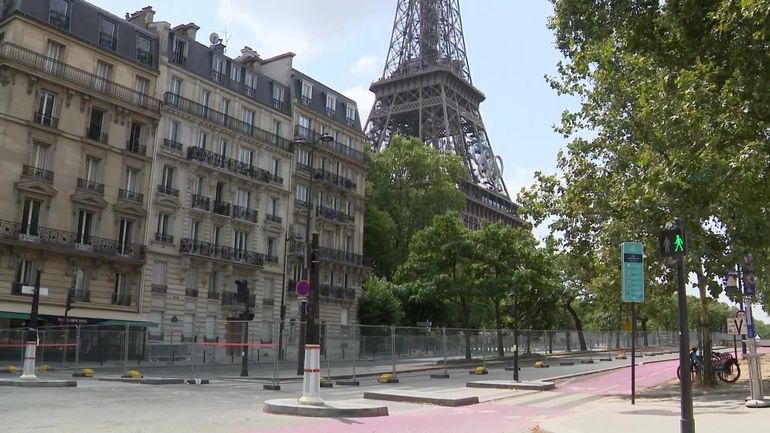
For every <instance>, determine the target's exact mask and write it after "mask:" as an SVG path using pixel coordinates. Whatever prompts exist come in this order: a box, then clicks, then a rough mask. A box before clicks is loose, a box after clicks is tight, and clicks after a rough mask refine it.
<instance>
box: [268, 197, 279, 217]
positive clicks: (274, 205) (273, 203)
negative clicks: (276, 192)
mask: <svg viewBox="0 0 770 433" xmlns="http://www.w3.org/2000/svg"><path fill="white" fill-rule="evenodd" d="M280 200H281V199H279V198H278V197H270V214H271V215H273V216H278V209H279V208H280V206H281V205H280V203H281V201H280Z"/></svg>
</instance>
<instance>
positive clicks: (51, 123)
mask: <svg viewBox="0 0 770 433" xmlns="http://www.w3.org/2000/svg"><path fill="white" fill-rule="evenodd" d="M35 123H37V124H38V125H43V126H47V127H49V128H58V127H59V118H58V117H54V116H52V115H50V114H45V113H40V112H38V111H36V112H35Z"/></svg>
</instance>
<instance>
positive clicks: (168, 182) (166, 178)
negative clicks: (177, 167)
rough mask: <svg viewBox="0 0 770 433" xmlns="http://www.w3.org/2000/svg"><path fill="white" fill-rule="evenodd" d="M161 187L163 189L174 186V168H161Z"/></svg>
mask: <svg viewBox="0 0 770 433" xmlns="http://www.w3.org/2000/svg"><path fill="white" fill-rule="evenodd" d="M161 185H162V186H163V187H165V188H172V187H173V186H174V167H169V166H167V165H165V166H163V176H162V177H161Z"/></svg>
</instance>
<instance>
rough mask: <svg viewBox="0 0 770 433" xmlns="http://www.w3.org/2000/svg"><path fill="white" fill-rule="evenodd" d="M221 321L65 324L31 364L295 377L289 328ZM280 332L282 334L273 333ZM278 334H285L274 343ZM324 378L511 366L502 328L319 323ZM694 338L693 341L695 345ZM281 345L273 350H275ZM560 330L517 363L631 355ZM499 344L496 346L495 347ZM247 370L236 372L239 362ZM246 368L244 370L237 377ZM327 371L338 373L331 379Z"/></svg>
mask: <svg viewBox="0 0 770 433" xmlns="http://www.w3.org/2000/svg"><path fill="white" fill-rule="evenodd" d="M279 325H280V324H279V323H278V321H251V322H248V323H247V322H239V321H223V322H208V323H193V324H191V323H185V324H179V323H163V324H159V325H158V326H156V327H145V326H132V325H130V324H120V325H108V326H103V325H93V326H92V325H72V326H61V327H46V328H41V329H40V330H39V331H38V351H37V364H38V366H39V365H42V364H47V365H49V366H50V367H52V368H54V369H58V370H65V371H66V370H79V369H82V368H92V369H94V370H95V371H97V372H98V373H99V374H126V373H127V372H128V370H134V369H138V370H140V371H141V372H142V373H143V374H144V375H146V376H163V377H185V378H216V377H220V378H221V377H237V376H241V375H242V374H243V373H246V371H245V370H248V374H249V375H250V376H256V377H258V378H262V379H264V380H266V381H270V380H278V378H281V377H282V378H287V377H294V376H296V374H297V369H298V354H299V350H300V347H299V334H300V332H301V330H302V329H303V327H302V326H301V324H299V323H296V322H294V321H287V322H285V323H284V326H279ZM281 330H282V331H281ZM26 332H27V331H26V330H25V329H0V365H2V366H4V365H17V366H18V367H21V365H22V364H23V358H24V342H25V338H26ZM280 332H283V335H279V333H280ZM320 335H321V367H322V375H324V376H332V375H338V374H345V375H348V376H349V375H351V371H352V375H353V376H355V375H356V374H357V373H358V374H361V373H362V372H374V371H376V372H382V371H391V370H392V371H393V372H396V371H397V370H398V369H399V368H400V367H403V365H404V364H409V365H410V366H411V367H415V366H419V367H424V368H430V367H433V368H440V367H441V366H443V365H445V361H447V360H448V361H451V360H459V359H465V358H466V357H472V358H474V359H477V360H480V361H481V362H484V363H485V362H486V361H488V360H493V359H497V360H499V359H500V349H502V355H503V359H504V360H505V362H507V361H510V360H511V358H512V355H513V350H514V341H515V339H514V335H513V331H512V330H509V329H504V330H500V331H499V332H498V331H496V330H489V329H454V328H451V329H450V328H436V327H433V328H430V327H378V326H364V325H334V324H322V325H321V329H320ZM699 340H700V339H699V336H698V335H697V334H695V333H693V335H691V337H690V341H691V344H692V345H693V346H695V345H697V344H698V341H699ZM279 341H280V342H282V345H283V347H282V348H281V350H280V353H279V348H278V343H279ZM582 341H584V342H585V350H582V349H583V348H581V338H580V335H579V333H577V332H576V331H565V330H545V331H541V330H521V331H519V337H518V348H519V354H520V355H522V356H527V355H531V356H533V357H543V356H545V357H549V356H562V357H565V356H566V357H569V356H613V355H615V354H616V353H617V352H618V351H620V350H624V351H628V350H630V348H631V335H630V333H628V332H598V331H585V332H583V333H582ZM712 341H713V342H714V344H730V345H731V343H732V337H731V336H727V335H724V334H713V336H712ZM498 342H500V343H502V344H501V346H502V347H498ZM678 344H679V338H678V332H676V331H648V332H646V333H638V335H637V341H636V346H637V348H639V350H640V351H641V352H645V351H647V352H652V351H669V350H670V351H676V350H678ZM244 354H245V355H246V357H247V362H246V363H245V364H244V362H243V355H244ZM244 366H245V368H244ZM335 370H337V371H336V372H335Z"/></svg>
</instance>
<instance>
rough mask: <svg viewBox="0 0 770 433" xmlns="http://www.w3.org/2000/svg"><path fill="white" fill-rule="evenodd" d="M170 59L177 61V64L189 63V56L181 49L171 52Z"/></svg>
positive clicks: (173, 61)
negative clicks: (180, 50)
mask: <svg viewBox="0 0 770 433" xmlns="http://www.w3.org/2000/svg"><path fill="white" fill-rule="evenodd" d="M170 60H171V62H172V63H176V64H177V65H182V66H185V65H186V64H187V56H185V55H184V53H182V52H179V51H174V52H173V53H171V56H170Z"/></svg>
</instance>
